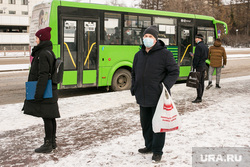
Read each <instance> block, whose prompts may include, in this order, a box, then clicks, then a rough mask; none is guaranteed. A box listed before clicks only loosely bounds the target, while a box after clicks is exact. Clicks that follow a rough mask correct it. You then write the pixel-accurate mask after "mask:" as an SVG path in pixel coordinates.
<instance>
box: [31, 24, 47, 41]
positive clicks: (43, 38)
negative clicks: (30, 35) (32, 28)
mask: <svg viewBox="0 0 250 167" xmlns="http://www.w3.org/2000/svg"><path fill="white" fill-rule="evenodd" d="M50 31H51V28H50V27H46V28H43V29H40V30H38V31H37V32H36V34H35V35H36V36H37V37H38V38H39V39H40V40H41V41H49V40H50V38H51V35H50Z"/></svg>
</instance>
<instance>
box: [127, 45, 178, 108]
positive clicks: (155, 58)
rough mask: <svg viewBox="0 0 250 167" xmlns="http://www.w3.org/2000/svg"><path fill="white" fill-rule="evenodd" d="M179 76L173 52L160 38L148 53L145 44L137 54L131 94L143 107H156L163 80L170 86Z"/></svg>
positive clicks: (167, 86)
mask: <svg viewBox="0 0 250 167" xmlns="http://www.w3.org/2000/svg"><path fill="white" fill-rule="evenodd" d="M178 77H179V67H178V65H177V63H176V61H175V59H174V57H173V54H172V53H171V52H170V51H169V50H167V49H166V47H165V44H164V42H162V41H161V40H158V41H157V43H156V44H155V45H154V46H153V48H152V49H151V50H150V51H149V52H148V53H147V52H146V51H145V46H144V45H143V46H142V49H141V50H140V51H139V52H137V53H136V54H135V57H134V62H133V68H132V86H131V94H132V95H135V97H136V101H137V103H138V104H139V105H141V106H143V107H155V106H156V105H157V102H158V100H159V97H160V95H161V92H162V84H161V83H162V82H163V83H164V84H165V86H166V88H167V89H168V91H169V93H170V88H171V87H172V86H173V85H174V84H175V82H176V80H177V79H178Z"/></svg>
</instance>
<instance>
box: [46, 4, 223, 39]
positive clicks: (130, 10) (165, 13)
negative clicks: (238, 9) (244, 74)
mask: <svg viewBox="0 0 250 167" xmlns="http://www.w3.org/2000/svg"><path fill="white" fill-rule="evenodd" d="M47 1H48V0H47ZM52 2H53V3H52V5H53V6H67V7H78V8H88V9H98V10H107V11H117V12H125V13H140V14H145V15H148V14H150V15H158V16H168V17H179V18H188V19H201V20H208V21H212V22H213V24H223V25H224V28H225V34H227V32H228V29H227V24H226V23H225V22H223V21H220V20H216V19H215V18H214V17H212V16H205V15H197V14H188V13H178V12H168V11H159V10H150V9H141V8H129V7H119V6H109V5H102V4H93V3H83V2H74V1H69V0H52Z"/></svg>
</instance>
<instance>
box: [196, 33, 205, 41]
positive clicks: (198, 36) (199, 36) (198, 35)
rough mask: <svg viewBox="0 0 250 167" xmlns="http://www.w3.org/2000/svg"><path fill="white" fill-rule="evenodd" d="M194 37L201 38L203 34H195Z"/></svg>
mask: <svg viewBox="0 0 250 167" xmlns="http://www.w3.org/2000/svg"><path fill="white" fill-rule="evenodd" d="M195 38H200V39H201V40H203V35H202V34H197V35H196V36H195Z"/></svg>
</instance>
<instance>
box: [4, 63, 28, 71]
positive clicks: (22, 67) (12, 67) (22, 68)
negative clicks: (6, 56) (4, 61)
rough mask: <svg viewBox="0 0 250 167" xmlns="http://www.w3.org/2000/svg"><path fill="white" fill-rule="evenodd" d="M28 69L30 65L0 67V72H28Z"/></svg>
mask: <svg viewBox="0 0 250 167" xmlns="http://www.w3.org/2000/svg"><path fill="white" fill-rule="evenodd" d="M29 67H30V64H9V65H0V72H2V71H16V70H28V69H29Z"/></svg>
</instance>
